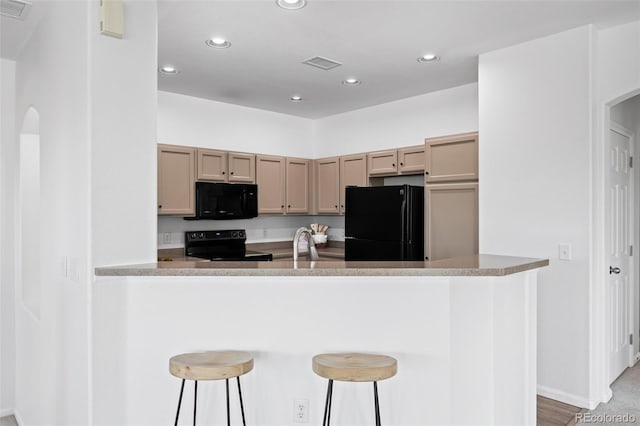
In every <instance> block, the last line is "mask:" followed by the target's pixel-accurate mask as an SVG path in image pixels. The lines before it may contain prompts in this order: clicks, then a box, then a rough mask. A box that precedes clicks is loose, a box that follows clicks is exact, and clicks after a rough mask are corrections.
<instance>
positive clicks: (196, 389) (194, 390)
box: [193, 380, 198, 426]
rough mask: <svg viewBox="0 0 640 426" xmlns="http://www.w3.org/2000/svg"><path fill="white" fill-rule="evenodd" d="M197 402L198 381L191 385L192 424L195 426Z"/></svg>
mask: <svg viewBox="0 0 640 426" xmlns="http://www.w3.org/2000/svg"><path fill="white" fill-rule="evenodd" d="M197 402H198V381H197V380H196V381H195V384H194V385H193V426H196V404H197Z"/></svg>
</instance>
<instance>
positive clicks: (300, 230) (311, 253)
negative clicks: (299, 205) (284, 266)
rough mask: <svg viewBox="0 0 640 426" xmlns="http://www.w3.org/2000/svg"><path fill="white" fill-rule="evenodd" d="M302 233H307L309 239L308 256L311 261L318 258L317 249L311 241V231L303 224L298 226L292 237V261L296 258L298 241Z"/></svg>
mask: <svg viewBox="0 0 640 426" xmlns="http://www.w3.org/2000/svg"><path fill="white" fill-rule="evenodd" d="M302 234H307V240H308V241H309V256H310V257H311V261H312V262H313V261H315V260H318V250H316V243H315V242H314V241H313V237H312V236H311V231H310V230H309V229H307V228H305V227H304V226H303V227H301V228H298V230H297V231H296V235H295V236H294V237H293V261H294V262H295V261H297V260H298V241H299V240H300V237H301V236H302Z"/></svg>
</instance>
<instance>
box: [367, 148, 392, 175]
mask: <svg viewBox="0 0 640 426" xmlns="http://www.w3.org/2000/svg"><path fill="white" fill-rule="evenodd" d="M367 163H368V165H369V176H383V175H390V174H391V175H395V174H396V173H398V151H397V150H395V149H390V150H387V151H376V152H370V153H368V154H367Z"/></svg>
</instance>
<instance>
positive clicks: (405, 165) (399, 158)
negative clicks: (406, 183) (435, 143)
mask: <svg viewBox="0 0 640 426" xmlns="http://www.w3.org/2000/svg"><path fill="white" fill-rule="evenodd" d="M367 160H368V163H369V176H372V177H375V176H394V175H399V174H400V175H406V174H418V173H422V172H423V171H424V145H416V146H409V147H406V148H400V149H389V150H386V151H376V152H370V153H368V154H367Z"/></svg>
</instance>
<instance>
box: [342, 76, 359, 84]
mask: <svg viewBox="0 0 640 426" xmlns="http://www.w3.org/2000/svg"><path fill="white" fill-rule="evenodd" d="M342 84H344V85H345V86H357V85H358V84H360V80H358V79H357V78H354V77H349V78H346V79H344V80H343V81H342Z"/></svg>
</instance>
